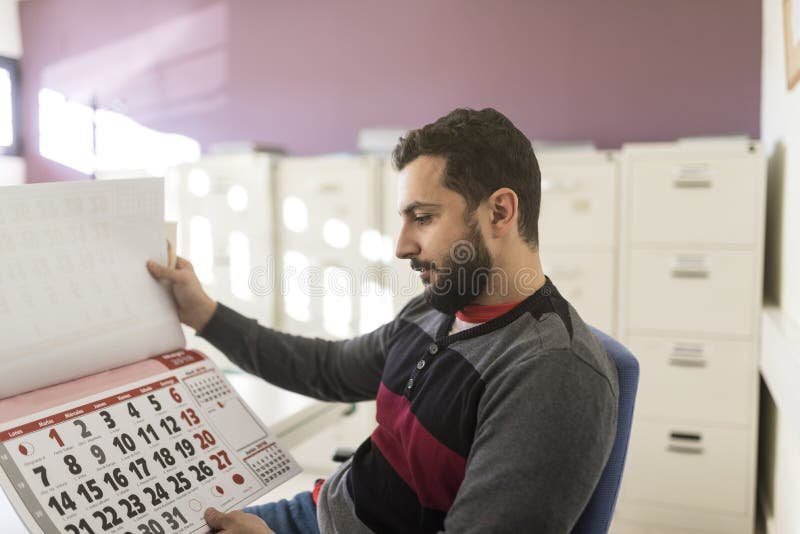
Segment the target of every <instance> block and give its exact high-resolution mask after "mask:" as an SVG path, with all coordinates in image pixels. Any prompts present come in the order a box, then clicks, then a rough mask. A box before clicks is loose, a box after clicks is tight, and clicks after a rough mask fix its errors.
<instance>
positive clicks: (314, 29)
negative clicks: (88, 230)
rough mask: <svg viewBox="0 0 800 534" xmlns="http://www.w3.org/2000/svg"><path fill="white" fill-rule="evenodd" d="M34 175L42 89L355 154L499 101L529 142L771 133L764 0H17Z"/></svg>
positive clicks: (169, 119) (32, 176)
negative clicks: (362, 132) (369, 131)
mask: <svg viewBox="0 0 800 534" xmlns="http://www.w3.org/2000/svg"><path fill="white" fill-rule="evenodd" d="M20 12H21V19H22V37H23V49H24V57H23V61H22V72H23V77H24V80H23V97H24V115H25V129H26V131H25V143H26V145H25V147H26V148H25V152H26V158H27V162H28V177H29V180H30V181H37V180H44V179H68V178H73V177H79V176H80V175H78V174H76V173H72V172H70V171H68V170H66V169H64V168H63V167H61V166H59V165H57V164H54V163H51V162H48V161H46V160H44V159H42V158H41V157H39V156H38V143H37V138H38V132H37V120H38V119H37V111H36V101H37V96H36V95H37V92H38V90H39V88H41V87H51V88H53V89H56V90H61V91H62V92H65V93H67V95H68V96H73V97H78V98H83V99H85V100H88V99H89V98H90V95H94V98H95V99H96V101H97V102H98V103H99V104H100V105H102V106H106V107H112V108H115V109H118V110H120V111H122V112H124V113H126V114H128V115H130V116H132V117H133V118H135V119H137V120H139V121H140V122H143V123H144V124H146V125H148V126H151V127H153V128H156V129H159V130H163V131H172V132H177V133H182V134H185V135H189V136H191V137H194V138H195V139H197V140H199V141H200V142H201V143H202V144H204V145H208V144H209V143H213V142H217V141H226V140H231V139H237V140H241V139H252V140H258V141H262V142H265V143H269V144H273V145H278V146H282V147H284V148H286V149H287V150H288V151H289V152H291V153H295V154H314V153H321V152H331V151H350V150H354V149H355V145H356V134H357V132H358V130H359V129H360V128H362V127H369V126H417V125H421V124H423V123H426V122H429V121H431V120H432V119H435V118H436V117H438V116H439V115H441V114H443V113H445V112H447V111H449V110H450V109H452V108H454V107H457V106H469V107H484V106H494V107H496V108H498V109H499V110H501V111H502V112H504V113H506V114H507V115H508V116H509V117H510V118H511V119H512V120H513V121H514V122H515V123H516V124H517V125H518V126H519V127H520V128H521V129H522V130H523V131H524V132H525V133H526V134H527V135H528V136H530V137H536V138H549V139H554V140H594V141H595V142H596V143H597V144H598V145H599V146H601V147H618V146H619V145H620V144H621V143H623V142H626V141H649V140H669V139H673V138H675V137H678V136H686V135H702V134H726V133H746V134H749V135H751V136H753V137H757V136H758V133H759V100H760V95H759V90H760V61H761V58H760V56H761V6H760V2H758V1H756V0H705V1H703V2H698V1H696V0H670V1H669V2H642V1H641V0H603V1H598V0H559V1H553V0H536V1H533V0H528V1H524V0H409V1H406V2H402V3H398V2H389V1H376V0H336V1H334V2H328V1H323V2H319V1H312V0H293V1H280V2H279V1H275V0H269V1H268V0H231V1H227V2H221V1H212V0H170V1H169V2H164V1H163V0H137V1H135V2H134V1H122V0H113V1H112V0H37V1H35V2H21V3H20Z"/></svg>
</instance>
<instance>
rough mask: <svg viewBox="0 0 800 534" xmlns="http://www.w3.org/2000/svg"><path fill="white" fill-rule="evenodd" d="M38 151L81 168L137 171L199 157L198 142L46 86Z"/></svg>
mask: <svg viewBox="0 0 800 534" xmlns="http://www.w3.org/2000/svg"><path fill="white" fill-rule="evenodd" d="M39 153H40V154H41V155H42V156H43V157H45V158H47V159H50V160H53V161H56V162H58V163H61V164H62V165H65V166H67V167H70V168H72V169H75V170H77V171H79V172H82V173H84V174H92V173H94V172H97V171H101V172H106V173H111V172H114V171H139V172H143V173H147V174H149V175H152V176H164V175H165V174H166V172H167V169H169V168H170V167H174V166H176V165H179V164H181V163H191V162H195V161H197V160H198V159H199V158H200V144H199V143H198V142H197V141H195V140H194V139H191V138H189V137H186V136H183V135H178V134H170V133H164V132H159V131H156V130H152V129H150V128H147V127H146V126H144V125H142V124H139V123H138V122H136V121H135V120H133V119H132V118H130V117H127V116H125V115H123V114H121V113H117V112H115V111H108V110H104V109H97V110H95V109H92V107H90V106H88V105H86V104H81V103H79V102H74V101H71V100H69V99H67V98H66V97H65V96H64V95H63V94H61V93H59V92H58V91H54V90H52V89H47V88H45V89H42V90H40V91H39Z"/></svg>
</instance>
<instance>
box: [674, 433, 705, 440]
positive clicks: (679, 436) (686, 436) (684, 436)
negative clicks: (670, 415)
mask: <svg viewBox="0 0 800 534" xmlns="http://www.w3.org/2000/svg"><path fill="white" fill-rule="evenodd" d="M669 439H674V440H678V441H697V442H699V441H702V440H703V435H702V434H698V433H696V432H670V433H669Z"/></svg>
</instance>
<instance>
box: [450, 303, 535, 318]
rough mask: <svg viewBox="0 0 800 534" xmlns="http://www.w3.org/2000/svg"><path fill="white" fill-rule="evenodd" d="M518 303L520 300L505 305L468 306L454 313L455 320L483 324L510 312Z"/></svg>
mask: <svg viewBox="0 0 800 534" xmlns="http://www.w3.org/2000/svg"><path fill="white" fill-rule="evenodd" d="M523 300H524V299H523ZM520 302H522V300H518V301H516V302H509V303H507V304H469V305H467V306H465V307H464V309H463V310H459V311H457V312H456V318H458V320H459V321H463V322H465V323H485V322H486V321H491V320H492V319H495V318H497V317H500V316H501V315H503V314H505V313H508V312H510V311H511V310H512V309H513V308H515V307H516V306H517V305H518V304H519V303H520Z"/></svg>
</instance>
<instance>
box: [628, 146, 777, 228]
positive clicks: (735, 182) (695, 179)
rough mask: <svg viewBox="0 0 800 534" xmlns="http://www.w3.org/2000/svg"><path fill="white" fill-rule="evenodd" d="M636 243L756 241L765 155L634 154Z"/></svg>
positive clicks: (631, 167)
mask: <svg viewBox="0 0 800 534" xmlns="http://www.w3.org/2000/svg"><path fill="white" fill-rule="evenodd" d="M628 165H629V168H628V169H627V172H626V176H627V177H628V179H629V180H630V182H629V183H630V185H629V187H630V189H629V194H630V198H629V204H628V206H629V209H630V219H629V220H630V225H629V227H630V236H631V241H632V242H633V243H730V244H747V243H757V242H758V240H759V239H760V235H759V234H758V232H759V231H760V229H761V228H762V225H761V221H760V220H759V218H763V210H762V206H763V202H764V192H763V188H764V176H765V168H764V164H763V159H762V158H761V157H757V156H752V157H746V156H743V157H734V158H730V159H717V160H702V159H670V160H663V159H662V160H652V159H647V160H645V159H644V158H642V159H639V158H632V159H631V160H629V162H628Z"/></svg>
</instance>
